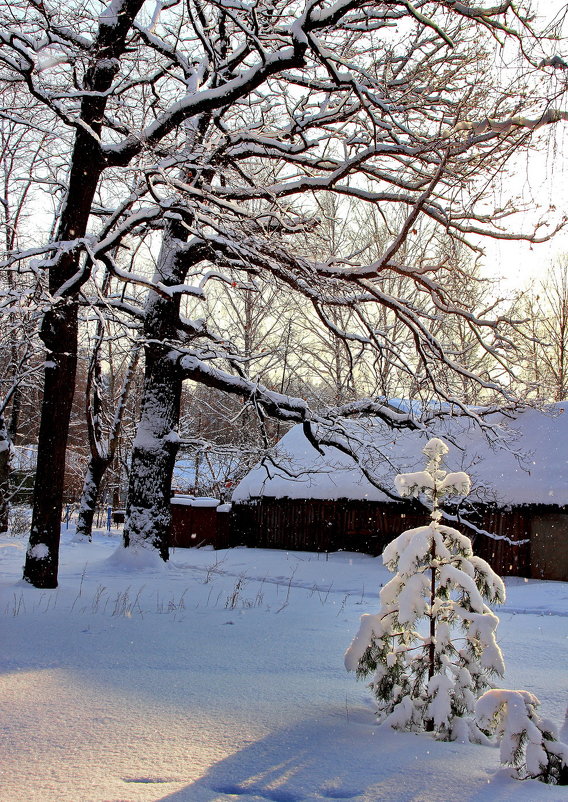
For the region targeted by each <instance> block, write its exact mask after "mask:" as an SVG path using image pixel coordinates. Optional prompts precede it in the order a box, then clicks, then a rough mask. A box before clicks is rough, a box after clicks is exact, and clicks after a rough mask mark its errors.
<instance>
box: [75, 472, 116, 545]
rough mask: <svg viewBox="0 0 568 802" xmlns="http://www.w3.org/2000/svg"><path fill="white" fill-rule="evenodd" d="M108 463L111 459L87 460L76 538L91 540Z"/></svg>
mask: <svg viewBox="0 0 568 802" xmlns="http://www.w3.org/2000/svg"><path fill="white" fill-rule="evenodd" d="M110 461H111V458H105V457H94V456H92V457H91V459H90V460H89V465H88V467H87V473H86V474H85V481H84V483H83V494H82V496H81V504H80V506H79V514H78V517H77V538H87V539H88V540H91V537H92V531H93V518H94V517H95V507H96V506H97V500H98V497H99V491H100V489H101V482H102V480H103V477H104V475H105V472H106V470H107V468H108V466H109V464H110Z"/></svg>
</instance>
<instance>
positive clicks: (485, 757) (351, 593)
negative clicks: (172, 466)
mask: <svg viewBox="0 0 568 802" xmlns="http://www.w3.org/2000/svg"><path fill="white" fill-rule="evenodd" d="M72 536H73V530H72V528H70V529H69V530H65V529H64V531H63V535H62V549H61V562H62V565H61V572H60V587H59V588H58V589H57V590H53V591H39V590H36V589H34V588H32V587H30V586H29V585H26V584H25V583H23V582H21V580H20V577H21V566H22V563H23V560H24V552H25V548H26V543H25V542H24V541H23V540H18V539H15V538H11V537H7V536H2V537H1V538H0V700H1V701H0V716H1V718H0V734H1V744H0V750H1V751H0V800H2V802H15V801H16V800H18V801H19V800H25V802H31V801H32V800H38V802H146V800H172V802H224V801H225V800H238V802H266V800H268V801H269V802H300V800H353V801H354V802H375V801H376V800H388V801H389V802H398V801H399V800H400V802H402V801H403V800H404V801H405V802H407V801H408V802H409V801H410V800H412V801H413V802H453V801H454V800H456V802H457V800H463V801H464V802H467V800H471V802H473V801H474V800H475V802H481V801H482V800H483V801H485V800H487V802H496V801H498V800H515V802H522V801H526V802H540V800H550V801H551V802H555V801H556V800H564V801H565V800H567V799H568V789H567V788H566V787H558V786H545V785H543V784H541V783H539V782H537V781H535V780H530V781H525V782H519V781H517V780H514V779H512V778H511V776H510V770H508V769H502V768H500V766H499V752H498V749H497V748H495V747H488V746H478V745H473V744H462V743H456V742H454V743H441V742H437V741H435V740H434V739H433V738H432V737H430V736H429V735H424V734H421V735H415V734H406V733H405V734H401V733H397V732H394V731H393V730H388V729H387V730H385V729H384V728H381V727H379V726H377V724H376V721H375V718H374V713H373V703H372V701H371V697H370V694H369V692H368V691H367V689H366V687H365V685H364V683H360V682H357V681H356V680H355V678H354V676H353V675H351V674H347V673H346V672H345V669H344V667H343V652H344V650H345V649H346V648H347V646H348V645H349V643H350V642H351V639H352V638H353V636H354V634H355V633H356V632H357V629H358V623H359V616H360V615H361V614H362V613H364V612H374V611H376V610H377V609H378V600H377V591H378V589H379V587H380V585H381V584H384V583H385V582H386V581H387V580H388V578H389V577H390V574H389V573H388V572H387V571H386V569H385V568H384V567H383V566H382V562H381V559H380V558H371V557H368V556H365V555H361V554H350V553H338V554H331V555H329V557H327V558H326V555H317V554H309V553H303V552H282V551H261V550H255V549H232V550H228V551H218V552H215V551H211V550H208V549H191V550H185V549H178V550H176V551H175V552H173V554H172V558H171V561H170V563H169V564H168V565H167V566H166V565H162V566H160V565H153V564H151V565H150V566H149V567H147V568H145V569H144V570H135V567H134V566H133V565H130V566H129V565H128V564H127V562H126V561H125V560H124V559H120V558H117V557H116V555H115V557H114V558H113V559H109V558H111V555H113V552H115V551H116V549H117V546H119V545H120V538H119V534H118V533H117V532H114V533H112V534H111V535H106V534H105V533H102V532H97V533H96V535H95V537H94V540H93V542H92V543H90V544H89V543H85V544H75V543H72V542H71V539H72ZM119 554H120V552H119ZM506 584H507V591H508V599H507V602H506V604H505V605H504V607H503V608H501V611H500V612H499V615H500V617H501V624H500V627H499V630H498V641H499V643H500V645H501V648H502V649H503V652H504V656H505V661H506V665H507V674H506V678H505V684H504V687H509V688H518V689H526V690H529V691H531V692H532V693H535V694H536V695H537V696H538V697H539V698H540V700H541V702H542V712H543V714H544V715H546V716H548V717H550V718H552V719H553V720H555V721H556V723H557V724H558V725H559V726H562V725H563V723H564V715H565V711H566V704H567V702H568V688H567V678H568V584H566V583H560V582H539V581H534V580H529V581H526V580H522V579H515V578H513V579H509V580H507V583H506ZM567 735H568V733H566V730H565V732H564V740H566V737H567Z"/></svg>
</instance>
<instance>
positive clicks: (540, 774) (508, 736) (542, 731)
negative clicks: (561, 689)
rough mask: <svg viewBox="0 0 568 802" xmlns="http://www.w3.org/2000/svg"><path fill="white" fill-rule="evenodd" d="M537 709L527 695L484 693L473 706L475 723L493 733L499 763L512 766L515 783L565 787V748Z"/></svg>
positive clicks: (531, 696)
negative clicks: (526, 781) (532, 781)
mask: <svg viewBox="0 0 568 802" xmlns="http://www.w3.org/2000/svg"><path fill="white" fill-rule="evenodd" d="M539 706H540V702H539V700H538V699H537V697H536V696H535V695H534V694H532V693H529V692H528V691H510V690H490V691H486V693H484V694H483V696H482V697H481V698H480V699H479V700H478V702H477V705H476V709H475V712H476V717H477V723H478V725H479V727H481V728H482V729H483V730H487V731H491V732H497V734H498V736H499V737H500V751H501V763H503V764H505V765H506V766H513V768H514V770H515V775H516V776H517V777H518V778H519V779H523V780H524V779H528V778H531V779H536V780H540V781H541V782H545V783H550V784H554V785H556V784H560V785H568V745H567V744H564V743H561V742H560V741H559V740H558V731H557V729H556V726H555V725H554V724H553V723H552V722H551V721H548V720H547V719H542V718H541V717H540V716H539V715H538V713H537V709H538V707H539Z"/></svg>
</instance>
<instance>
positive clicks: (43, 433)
mask: <svg viewBox="0 0 568 802" xmlns="http://www.w3.org/2000/svg"><path fill="white" fill-rule="evenodd" d="M42 337H43V339H44V342H45V344H46V346H47V349H48V350H47V354H46V367H45V378H44V391H43V403H42V408H41V421H40V428H39V438H38V453H37V467H36V478H35V486H34V502H33V513H32V526H31V531H30V542H29V547H28V550H27V553H26V563H25V566H24V579H26V580H27V581H28V582H30V583H31V584H32V585H34V586H35V587H36V588H55V587H57V571H58V565H59V536H60V528H61V513H62V508H63V484H64V480H65V453H66V448H67V435H68V432H69V421H70V417H71V405H72V403H73V393H74V389H75V371H76V367H77V308H76V305H75V304H73V303H69V304H66V305H64V306H61V307H59V308H57V309H56V310H53V311H52V312H49V313H47V314H46V316H45V318H44V321H43V326H42Z"/></svg>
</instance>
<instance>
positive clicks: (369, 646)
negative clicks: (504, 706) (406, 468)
mask: <svg viewBox="0 0 568 802" xmlns="http://www.w3.org/2000/svg"><path fill="white" fill-rule="evenodd" d="M447 452H448V447H447V446H446V445H445V443H443V442H442V441H441V440H439V439H437V438H434V439H432V440H430V441H429V442H428V443H427V444H426V446H425V447H424V449H423V453H424V454H425V455H426V457H427V465H426V469H425V470H424V471H419V472H417V473H407V474H401V475H399V476H397V477H396V480H395V484H396V488H397V490H398V492H399V493H400V495H402V496H414V497H419V496H422V497H424V496H426V498H428V499H429V501H430V502H431V508H432V511H431V514H430V523H429V524H428V525H427V526H421V527H418V528H417V529H409V530H407V531H406V532H403V533H402V534H401V535H400V536H399V537H398V538H396V539H395V540H394V541H392V542H391V543H389V545H388V546H387V547H386V548H385V550H384V552H383V562H384V563H385V565H386V566H387V567H388V568H389V569H390V570H392V571H393V572H396V574H395V576H394V577H393V578H392V579H391V580H390V581H389V582H388V583H387V584H386V585H385V587H384V588H383V589H382V590H381V592H380V601H381V607H380V610H379V612H378V613H376V614H372V615H369V614H367V615H363V616H362V617H361V626H360V629H359V632H358V634H357V636H356V637H355V639H354V640H353V642H352V644H351V646H350V647H349V649H348V650H347V652H346V655H345V665H346V668H347V669H348V670H349V671H355V672H356V673H357V675H358V676H359V677H371V683H370V687H371V689H372V691H373V693H374V695H375V697H376V699H377V701H378V706H379V707H378V715H379V719H380V720H381V721H383V722H385V723H388V724H390V725H391V726H392V727H394V728H396V729H402V730H420V729H425V730H429V731H435V732H436V734H437V737H439V738H441V739H444V740H474V741H481V740H483V739H484V736H483V734H482V732H481V731H480V730H479V728H478V727H477V726H476V724H475V722H474V718H473V716H474V710H475V703H476V700H477V699H478V697H479V696H480V695H481V694H482V693H483V692H484V691H485V690H486V689H487V688H490V687H492V678H493V677H495V676H496V675H499V676H502V675H503V673H504V668H505V667H504V663H503V657H502V655H501V650H500V649H499V646H498V645H497V642H496V639H495V631H496V628H497V624H498V623H499V619H498V618H497V616H495V615H494V614H493V613H492V612H491V610H490V609H489V607H488V606H487V604H486V602H487V603H502V602H503V601H504V600H505V588H504V585H503V582H502V581H501V579H500V578H499V577H498V576H497V575H496V574H495V573H494V571H493V570H492V568H491V567H490V566H489V565H488V563H487V562H485V560H482V559H481V558H479V557H476V556H474V554H473V550H472V547H471V541H470V539H469V538H468V537H466V536H464V535H462V534H461V533H460V532H458V531H457V530H456V529H453V528H451V527H449V526H445V525H444V524H442V523H441V518H442V513H441V511H440V509H439V502H440V500H441V499H442V498H444V497H447V496H458V495H462V496H465V495H467V494H468V493H469V489H470V479H469V476H468V475H467V474H465V473H463V472H457V473H446V471H444V470H443V469H442V467H441V466H442V460H443V457H444V455H445V454H446V453H447Z"/></svg>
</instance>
